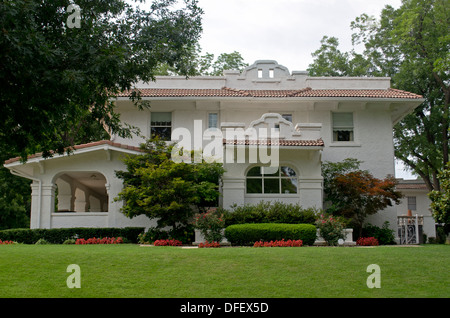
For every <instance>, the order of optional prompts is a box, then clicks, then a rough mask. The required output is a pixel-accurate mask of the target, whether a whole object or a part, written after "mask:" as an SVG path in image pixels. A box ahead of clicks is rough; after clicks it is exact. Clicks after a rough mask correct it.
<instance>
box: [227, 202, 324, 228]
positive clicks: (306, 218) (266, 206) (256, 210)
mask: <svg viewBox="0 0 450 318" xmlns="http://www.w3.org/2000/svg"><path fill="white" fill-rule="evenodd" d="M223 212H224V218H225V226H229V225H233V224H247V223H290V224H314V223H315V222H316V218H317V217H316V216H317V214H318V213H319V210H317V209H314V208H303V207H302V206H301V205H299V204H291V203H284V202H279V201H275V202H271V201H268V202H264V201H261V202H259V203H257V204H245V205H239V206H238V205H233V206H232V207H231V208H230V209H229V210H223Z"/></svg>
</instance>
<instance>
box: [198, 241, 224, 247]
mask: <svg viewBox="0 0 450 318" xmlns="http://www.w3.org/2000/svg"><path fill="white" fill-rule="evenodd" d="M198 247H199V248H203V247H220V243H219V242H212V243H209V242H208V241H206V242H205V243H200V244H198Z"/></svg>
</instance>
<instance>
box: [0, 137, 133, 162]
mask: <svg viewBox="0 0 450 318" xmlns="http://www.w3.org/2000/svg"><path fill="white" fill-rule="evenodd" d="M100 145H109V146H112V147H116V148H122V149H129V150H134V151H141V149H140V148H139V147H135V146H129V145H124V144H119V143H117V142H112V141H111V140H100V141H94V142H90V143H87V144H81V145H75V146H73V147H72V149H73V150H79V149H84V148H91V147H95V146H100ZM41 156H42V152H39V153H35V154H33V155H30V156H28V159H33V158H38V157H41ZM20 160H21V158H20V157H15V158H11V159H8V160H6V161H5V162H4V164H5V165H6V164H10V163H13V162H16V161H20Z"/></svg>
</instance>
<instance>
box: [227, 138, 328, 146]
mask: <svg viewBox="0 0 450 318" xmlns="http://www.w3.org/2000/svg"><path fill="white" fill-rule="evenodd" d="M223 144H226V145H246V146H249V145H258V146H291V147H295V146H303V147H323V146H324V145H325V144H324V142H323V140H322V139H317V140H295V139H289V140H287V139H273V140H272V139H257V140H254V139H253V140H251V139H234V140H225V139H224V140H223Z"/></svg>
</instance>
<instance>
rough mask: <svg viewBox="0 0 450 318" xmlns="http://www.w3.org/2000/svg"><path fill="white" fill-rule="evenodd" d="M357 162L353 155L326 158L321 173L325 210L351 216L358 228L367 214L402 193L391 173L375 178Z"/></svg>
mask: <svg viewBox="0 0 450 318" xmlns="http://www.w3.org/2000/svg"><path fill="white" fill-rule="evenodd" d="M359 163H360V162H359V161H357V160H356V159H346V160H344V161H343V162H338V163H333V162H327V163H325V164H324V165H323V171H324V173H323V175H324V193H325V200H326V201H327V202H328V208H327V212H328V213H331V214H333V215H337V216H342V217H345V218H347V219H350V220H351V221H352V222H353V223H354V224H355V226H356V227H357V228H358V229H359V230H360V231H361V230H362V228H363V225H364V221H365V220H366V218H367V217H368V216H369V215H373V214H375V213H377V212H378V211H380V210H383V209H385V208H386V207H388V206H392V205H393V204H398V203H400V199H401V198H402V194H401V193H400V192H399V191H397V190H396V188H395V187H396V185H397V181H396V180H395V178H394V177H389V176H388V177H386V178H384V179H378V178H375V177H374V176H373V175H372V174H371V173H370V172H368V171H366V170H360V169H359ZM360 235H361V233H360Z"/></svg>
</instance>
